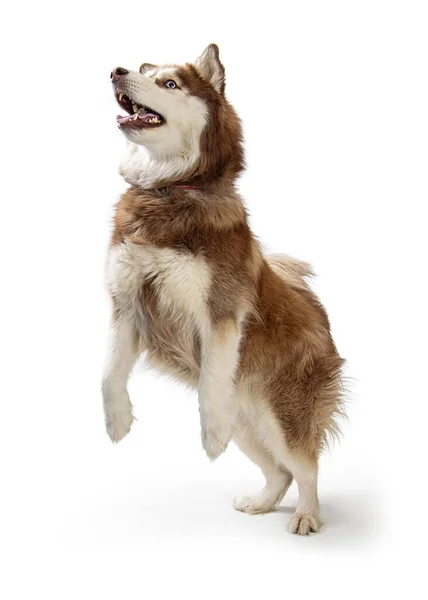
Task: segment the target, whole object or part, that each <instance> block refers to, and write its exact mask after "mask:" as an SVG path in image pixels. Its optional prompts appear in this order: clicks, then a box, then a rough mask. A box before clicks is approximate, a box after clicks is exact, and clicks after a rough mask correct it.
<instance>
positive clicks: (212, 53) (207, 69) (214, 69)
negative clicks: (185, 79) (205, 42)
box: [195, 44, 226, 94]
mask: <svg viewBox="0 0 428 600" xmlns="http://www.w3.org/2000/svg"><path fill="white" fill-rule="evenodd" d="M195 67H196V69H197V71H198V73H199V75H200V76H201V77H202V79H204V80H205V81H207V82H208V83H210V84H211V85H212V86H213V87H214V89H216V90H217V92H219V93H220V94H223V93H224V87H225V84H226V78H225V72H224V67H223V65H222V64H221V62H220V53H219V49H218V46H216V44H210V45H209V46H207V48H205V50H204V51H203V53H202V54H201V56H200V57H199V58H198V59H197V60H196V61H195Z"/></svg>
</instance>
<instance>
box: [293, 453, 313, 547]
mask: <svg viewBox="0 0 428 600" xmlns="http://www.w3.org/2000/svg"><path fill="white" fill-rule="evenodd" d="M288 466H289V468H290V469H291V471H292V473H293V475H294V477H295V479H296V481H297V485H298V487H299V501H298V503H297V508H296V512H295V513H294V515H293V517H292V519H291V521H290V523H289V526H288V529H289V531H291V533H297V534H299V535H308V534H309V533H310V532H311V531H314V532H316V531H318V529H319V520H318V514H319V504H318V496H317V480H318V465H317V461H316V460H315V459H309V458H307V457H299V458H296V457H295V456H293V457H292V459H291V460H290V459H289V460H288Z"/></svg>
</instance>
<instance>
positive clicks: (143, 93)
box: [117, 69, 208, 189]
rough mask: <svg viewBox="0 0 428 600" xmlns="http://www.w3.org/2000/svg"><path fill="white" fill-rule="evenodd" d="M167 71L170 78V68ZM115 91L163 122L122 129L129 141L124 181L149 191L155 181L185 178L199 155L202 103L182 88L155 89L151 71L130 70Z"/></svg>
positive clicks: (203, 115)
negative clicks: (143, 106) (163, 120)
mask: <svg viewBox="0 0 428 600" xmlns="http://www.w3.org/2000/svg"><path fill="white" fill-rule="evenodd" d="M167 71H168V76H169V77H171V78H172V79H173V78H174V77H175V75H174V69H167ZM157 77H159V73H158V74H157ZM117 91H122V92H124V93H125V94H127V96H129V97H130V98H131V100H133V101H134V102H136V103H138V104H143V105H146V106H149V107H150V108H152V109H153V110H155V111H156V112H158V113H160V114H161V115H162V116H163V117H164V119H165V123H164V124H163V125H161V126H160V127H151V128H144V129H132V130H131V129H129V130H128V129H127V128H126V127H125V128H123V131H124V133H125V134H126V135H127V137H128V140H129V143H128V145H127V150H126V153H125V156H124V158H123V160H122V162H121V166H120V172H121V174H122V175H123V177H124V178H125V180H126V181H127V182H128V183H130V184H131V185H136V186H139V187H141V188H142V189H149V188H151V187H153V185H154V184H155V183H157V182H159V181H163V180H167V179H172V178H180V177H181V176H184V175H186V173H188V172H189V171H190V170H191V169H192V168H193V167H194V166H195V165H196V163H197V161H198V159H199V156H200V138H201V134H202V131H203V129H204V127H205V125H206V122H207V116H208V109H207V106H206V104H205V102H204V101H203V100H201V99H200V98H197V97H196V96H192V95H190V94H188V93H187V92H186V91H184V90H182V89H178V88H176V89H173V90H171V89H168V88H166V87H164V86H159V85H158V84H157V83H156V82H155V80H154V72H153V71H149V72H147V73H144V74H141V73H138V72H135V71H130V72H129V73H128V74H127V75H126V76H123V77H121V79H120V81H119V83H118V85H117Z"/></svg>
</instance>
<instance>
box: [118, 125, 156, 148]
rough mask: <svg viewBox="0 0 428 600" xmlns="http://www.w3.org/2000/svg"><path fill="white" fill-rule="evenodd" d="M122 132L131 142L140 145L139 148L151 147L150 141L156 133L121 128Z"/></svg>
mask: <svg viewBox="0 0 428 600" xmlns="http://www.w3.org/2000/svg"><path fill="white" fill-rule="evenodd" d="M120 131H121V132H122V133H123V135H124V136H125V137H126V138H127V139H128V140H129V141H130V142H132V143H133V144H138V145H139V146H150V140H151V138H152V137H153V133H154V132H152V131H150V130H147V129H136V128H130V127H127V128H125V127H120Z"/></svg>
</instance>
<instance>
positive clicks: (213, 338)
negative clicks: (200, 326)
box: [199, 320, 241, 460]
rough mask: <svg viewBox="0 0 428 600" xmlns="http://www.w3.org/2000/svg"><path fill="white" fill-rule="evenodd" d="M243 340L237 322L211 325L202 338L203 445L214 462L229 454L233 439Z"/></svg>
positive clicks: (200, 408) (200, 394)
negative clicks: (240, 347)
mask: <svg viewBox="0 0 428 600" xmlns="http://www.w3.org/2000/svg"><path fill="white" fill-rule="evenodd" d="M240 338H241V332H240V326H239V324H238V323H236V321H234V320H226V321H223V322H221V323H219V324H216V325H211V326H210V327H209V329H208V331H206V332H204V334H203V335H202V340H201V351H202V353H201V354H202V356H201V376H200V381H199V412H200V417H201V426H202V445H203V447H204V449H205V452H206V453H207V455H208V456H209V458H210V459H211V460H215V459H216V458H217V457H218V456H220V454H221V453H222V452H224V451H225V450H226V448H227V445H228V443H229V442H230V439H231V437H232V432H233V426H234V422H235V417H236V406H235V402H234V398H233V391H234V378H235V374H236V369H237V365H238V360H239V343H240Z"/></svg>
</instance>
